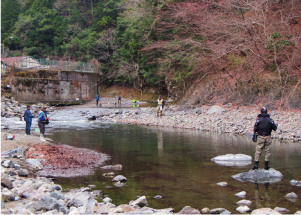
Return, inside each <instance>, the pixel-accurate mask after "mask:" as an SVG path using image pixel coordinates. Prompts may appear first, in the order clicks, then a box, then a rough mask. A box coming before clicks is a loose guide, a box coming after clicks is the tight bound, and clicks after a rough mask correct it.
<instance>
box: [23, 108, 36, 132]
mask: <svg viewBox="0 0 301 215" xmlns="http://www.w3.org/2000/svg"><path fill="white" fill-rule="evenodd" d="M30 108H31V107H30V105H27V109H26V110H25V112H24V120H25V122H26V128H25V132H26V134H27V135H31V134H30V130H31V122H32V118H34V116H33V115H32V114H31V112H30Z"/></svg>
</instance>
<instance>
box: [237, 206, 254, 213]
mask: <svg viewBox="0 0 301 215" xmlns="http://www.w3.org/2000/svg"><path fill="white" fill-rule="evenodd" d="M236 210H237V211H238V212H240V213H246V212H249V211H251V209H250V208H249V207H248V206H239V207H238V208H236Z"/></svg>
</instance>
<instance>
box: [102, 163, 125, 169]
mask: <svg viewBox="0 0 301 215" xmlns="http://www.w3.org/2000/svg"><path fill="white" fill-rule="evenodd" d="M100 168H102V169H107V170H109V169H111V170H122V165H121V164H116V165H107V166H102V167H100Z"/></svg>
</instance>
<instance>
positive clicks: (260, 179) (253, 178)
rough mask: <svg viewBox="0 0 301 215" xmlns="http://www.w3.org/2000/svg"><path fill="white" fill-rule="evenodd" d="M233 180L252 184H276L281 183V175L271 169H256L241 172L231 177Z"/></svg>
mask: <svg viewBox="0 0 301 215" xmlns="http://www.w3.org/2000/svg"><path fill="white" fill-rule="evenodd" d="M232 177H233V178H234V179H236V180H238V181H241V182H247V181H248V182H252V183H260V184H262V183H276V182H279V181H281V179H282V177H283V175H282V174H281V173H280V172H279V171H276V170H275V169H273V168H270V169H269V170H264V169H256V170H251V171H249V172H243V173H240V174H237V175H233V176H232Z"/></svg>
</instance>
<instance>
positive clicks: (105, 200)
mask: <svg viewBox="0 0 301 215" xmlns="http://www.w3.org/2000/svg"><path fill="white" fill-rule="evenodd" d="M102 201H103V202H104V203H108V202H112V199H111V198H109V197H106V198H104V199H103V200H102Z"/></svg>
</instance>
